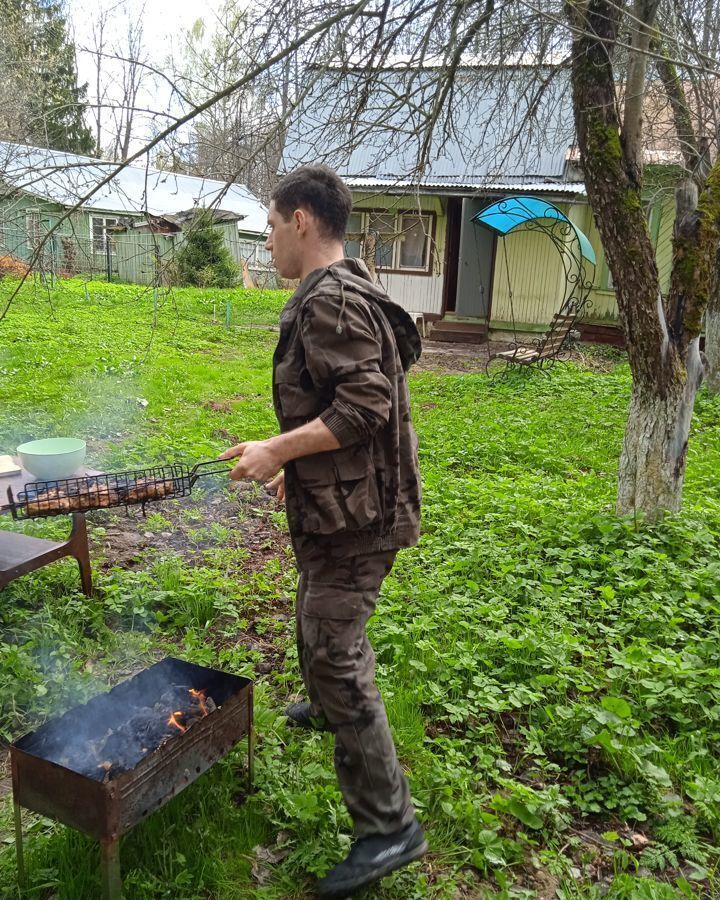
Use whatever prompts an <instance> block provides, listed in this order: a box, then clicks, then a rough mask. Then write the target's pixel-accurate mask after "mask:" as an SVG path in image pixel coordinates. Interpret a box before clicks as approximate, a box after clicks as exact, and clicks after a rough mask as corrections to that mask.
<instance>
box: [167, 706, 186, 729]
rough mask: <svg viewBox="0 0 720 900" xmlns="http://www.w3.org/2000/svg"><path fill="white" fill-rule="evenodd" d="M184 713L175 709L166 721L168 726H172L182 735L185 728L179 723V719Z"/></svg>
mask: <svg viewBox="0 0 720 900" xmlns="http://www.w3.org/2000/svg"><path fill="white" fill-rule="evenodd" d="M183 715H184V713H183V711H182V710H181V709H176V710H175V712H174V713H172V714H171V716H170V718H169V719H168V720H167V723H168V725H172V727H173V728H177V729H178V731H181V732H182V733H183V734H184V733H185V732H186V731H187V728H186V727H185V726H184V725H183V724H182V722H180V719H181V718H182V717H183Z"/></svg>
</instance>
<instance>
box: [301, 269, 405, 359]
mask: <svg viewBox="0 0 720 900" xmlns="http://www.w3.org/2000/svg"><path fill="white" fill-rule="evenodd" d="M325 279H329V280H331V281H332V282H334V283H335V285H337V289H338V292H339V295H340V298H341V305H340V310H339V312H338V328H342V316H343V310H344V296H345V291H353V292H354V293H355V294H360V295H361V296H362V297H363V298H364V299H365V300H367V301H369V302H370V303H372V304H373V305H374V306H375V308H376V309H379V310H380V311H381V312H382V313H383V315H384V316H385V318H386V319H387V321H388V323H389V324H390V327H391V328H392V331H393V334H394V335H395V342H396V344H397V348H398V352H399V354H400V360H401V362H402V366H403V369H404V370H405V371H406V372H407V370H408V369H409V368H410V366H412V365H413V363H415V362H417V361H418V359H420V354H421V353H422V342H421V340H420V334H419V332H418V330H417V326H416V325H415V322H413V320H412V317H411V316H409V315H408V313H407V312H406V311H405V310H404V309H403V308H402V306H400V305H399V304H398V303H395V302H394V301H393V300H391V299H390V297H388V295H387V293H386V292H385V291H384V290H383V288H381V287H380V286H379V285H378V284H375V282H374V281H373V280H372V276H371V275H370V270H369V269H368V267H367V266H366V265H365V263H364V262H363V261H362V260H361V259H352V258H349V257H348V258H345V259H341V260H340V261H339V262H336V263H333V264H332V265H331V266H328V267H327V268H324V269H316V270H315V271H314V272H311V273H310V274H309V275H308V276H307V277H306V278H304V279H303V281H302V282H301V284H300V285H299V287H298V290H297V291H296V294H295V296H296V298H297V299H298V300H301V299H302V298H303V297H304V296H305V295H306V294H308V293H309V292H310V291H311V290H312V289H313V288H316V287H318V286H319V285H320V284H321V283H322V282H323V281H324V280H325Z"/></svg>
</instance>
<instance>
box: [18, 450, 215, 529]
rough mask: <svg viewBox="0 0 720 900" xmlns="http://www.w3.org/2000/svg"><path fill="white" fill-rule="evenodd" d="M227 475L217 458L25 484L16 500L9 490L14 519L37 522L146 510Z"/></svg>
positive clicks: (185, 494) (183, 495)
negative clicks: (122, 509) (93, 511)
mask: <svg viewBox="0 0 720 900" xmlns="http://www.w3.org/2000/svg"><path fill="white" fill-rule="evenodd" d="M211 466H215V468H214V469H213V468H210V467H211ZM227 472H228V468H227V465H224V466H222V467H220V468H219V467H218V460H215V459H212V460H207V461H205V462H200V463H197V464H196V465H195V466H193V467H192V468H190V467H189V466H187V465H184V464H182V463H176V464H174V465H169V466H154V467H151V468H147V469H134V470H132V471H129V472H115V473H113V474H108V475H91V476H86V477H83V478H60V479H56V480H54V481H33V482H31V483H30V484H26V485H25V489H24V490H23V491H21V492H20V493H19V494H18V495H17V497H13V494H12V489H11V488H8V499H9V501H10V510H11V512H12V514H13V517H14V518H15V519H37V518H44V517H46V516H61V515H67V514H68V513H73V512H86V511H88V510H91V509H111V508H112V507H115V506H135V505H138V504H140V505H141V506H142V507H143V510H144V508H145V504H146V503H151V502H153V501H157V500H175V499H177V498H179V497H185V496H187V495H188V494H190V493H191V491H192V488H193V485H194V484H195V482H196V481H197V479H198V478H199V477H200V476H201V475H217V474H221V473H223V474H226V473H227Z"/></svg>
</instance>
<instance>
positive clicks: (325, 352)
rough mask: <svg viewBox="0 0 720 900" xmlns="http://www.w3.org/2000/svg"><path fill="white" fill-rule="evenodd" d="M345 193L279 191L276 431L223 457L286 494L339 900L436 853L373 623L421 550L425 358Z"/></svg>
mask: <svg viewBox="0 0 720 900" xmlns="http://www.w3.org/2000/svg"><path fill="white" fill-rule="evenodd" d="M351 208H352V198H351V196H350V192H349V191H348V189H347V187H346V186H345V185H344V184H343V182H342V181H341V180H340V178H338V176H337V175H336V174H335V173H334V172H333V171H332V170H330V169H328V168H326V167H325V166H303V167H302V168H300V169H297V170H296V171H294V172H292V173H291V174H289V175H287V176H286V177H285V178H283V179H282V180H281V181H280V182H279V184H278V185H277V187H276V188H275V190H274V191H273V193H272V199H271V202H270V209H269V214H268V223H269V226H270V235H269V237H268V239H267V243H266V247H267V249H268V250H270V251H271V252H272V255H273V261H274V263H275V266H276V268H277V270H278V272H279V274H280V275H281V276H282V277H283V278H292V279H300V285H299V287H298V288H297V290H296V291H295V293H294V294H293V296H292V297H291V298H290V300H289V301H288V303H287V305H286V306H285V309H284V310H283V312H282V315H281V317H280V337H279V341H278V346H277V349H276V351H275V355H274V359H273V400H274V405H275V412H276V414H277V417H278V422H279V424H280V431H281V434H280V435H278V436H276V437H272V438H270V439H269V440H266V441H249V442H246V443H242V444H238V445H237V446H236V447H232V448H231V449H229V450H227V451H225V453H223V454H222V458H224V459H230V458H233V457H238V458H239V459H238V462H237V464H236V465H235V467H234V468H233V470H232V472H231V473H230V477H231V478H234V479H247V478H252V479H256V480H258V481H268V479H271V480H269V482H268V484H267V487H268V489H270V490H274V491H276V492H277V496H278V499H279V500H283V499H284V500H285V503H286V509H287V518H288V526H289V529H290V535H291V537H292V541H293V547H294V550H295V555H296V557H297V565H298V570H299V572H300V579H299V583H298V591H297V601H296V627H297V643H298V651H299V659H300V666H301V671H302V675H303V680H304V682H305V687H306V689H307V692H308V697H309V702H307V703H296V704H293V705H292V706H290V707H289V708H288V709H287V711H286V714H287V715H288V718H289V720H290V722H291V724H294V725H298V726H301V727H304V728H311V729H316V730H321V731H331V732H333V733H334V734H335V770H336V772H337V777H338V781H339V784H340V789H341V791H342V794H343V797H344V800H345V803H346V804H347V807H348V810H349V811H350V815H351V816H352V818H353V822H354V826H355V835H356V840H355V842H354V844H353V846H352V849H351V851H350V854H349V856H348V857H347V859H345V860H344V861H343V862H341V863H340V864H339V865H338V866H336V867H335V868H334V869H332V870H331V871H330V872H329V874H328V875H327V876H326V877H325V878H323V879H321V880H320V882H319V884H318V890H319V892H320V894H321V896H325V897H346V896H348V895H349V894H351V893H354V892H355V891H356V890H359V889H360V888H363V887H365V886H366V885H368V884H371V883H372V882H373V881H376V880H378V879H379V878H382V877H384V876H385V875H387V874H388V873H389V872H392V871H394V870H395V869H398V868H400V867H402V866H404V865H407V864H408V863H409V862H411V861H412V860H414V859H418V858H419V857H420V856H422V855H423V854H424V853H425V851H426V850H427V844H426V842H425V838H424V835H423V832H422V829H421V828H420V826H419V824H418V822H417V820H416V818H415V811H414V809H413V806H412V802H411V799H410V792H409V790H408V786H407V782H406V780H405V777H404V775H403V773H402V771H401V769H400V766H399V763H398V760H397V756H396V753H395V747H394V745H393V741H392V736H391V734H390V730H389V727H388V721H387V717H386V714H385V708H384V706H383V703H382V699H381V697H380V694H379V692H378V690H377V688H376V687H375V681H374V677H375V658H374V655H373V651H372V648H371V646H370V644H369V642H368V639H367V636H366V633H365V626H366V624H367V621H368V619H369V618H370V616H371V615H372V614H373V612H374V610H375V604H376V601H377V597H378V593H379V591H380V586H381V584H382V581H383V579H384V577H385V576H386V575H387V574H388V572H389V571H390V569H391V568H392V565H393V561H394V559H395V555H396V554H397V551H398V550H399V549H400V548H402V547H409V546H412V545H413V544H415V543H417V540H418V536H419V529H420V478H419V471H418V464H417V439H416V437H415V432H414V431H413V428H412V423H411V419H410V405H409V398H408V390H407V383H406V379H405V370H406V369H407V368H409V366H410V365H411V364H412V363H413V362H414V361H415V360H416V359H417V358H418V356H419V355H420V339H419V337H418V333H417V330H416V328H415V325H414V323H413V322H412V320H411V319H410V317H409V316H408V315H407V313H405V312H404V311H403V310H402V309H401V308H400V307H399V306H397V305H396V304H394V303H392V301H391V300H390V299H389V298H388V297H387V295H386V294H385V292H384V291H382V290H381V289H380V288H379V287H377V286H376V285H375V284H373V282H372V280H371V277H370V274H369V272H368V270H367V267H366V266H365V265H364V264H363V263H362V262H360V261H359V260H355V259H344V258H343V257H344V243H343V242H344V238H345V231H346V228H347V221H348V217H349V215H350V211H351Z"/></svg>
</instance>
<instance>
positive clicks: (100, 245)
mask: <svg viewBox="0 0 720 900" xmlns="http://www.w3.org/2000/svg"><path fill="white" fill-rule="evenodd" d="M90 221H91V223H92V241H93V250H94V251H95V253H105V250H106V248H107V245H108V228H111V227H112V226H113V225H117V223H118V220H117V219H115V218H112V217H111V216H92V217H91V219H90Z"/></svg>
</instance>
